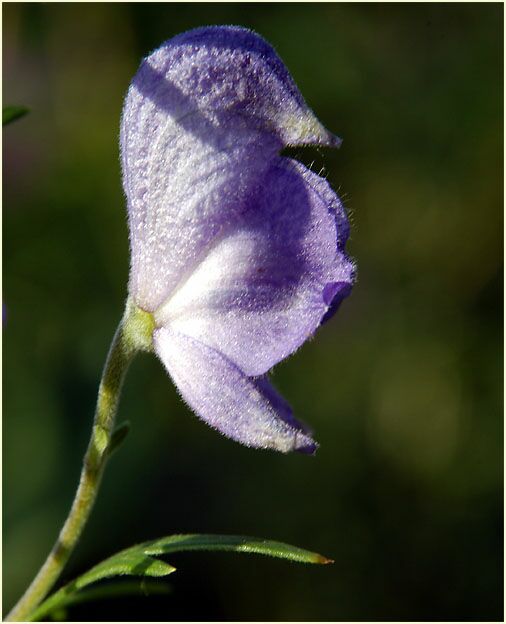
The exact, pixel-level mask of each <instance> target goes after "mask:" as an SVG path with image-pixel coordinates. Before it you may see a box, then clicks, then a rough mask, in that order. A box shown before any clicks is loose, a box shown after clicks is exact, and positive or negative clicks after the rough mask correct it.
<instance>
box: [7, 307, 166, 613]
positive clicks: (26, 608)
mask: <svg viewBox="0 0 506 624" xmlns="http://www.w3.org/2000/svg"><path fill="white" fill-rule="evenodd" d="M153 328H154V322H153V317H152V315H151V314H149V313H148V312H144V311H143V310H141V309H140V308H137V307H136V306H135V305H134V304H133V303H132V302H131V301H128V302H127V306H126V310H125V314H124V316H123V318H122V320H121V322H120V324H119V326H118V329H117V330H116V333H115V335H114V338H113V341H112V344H111V347H110V349H109V354H108V356H107V359H106V362H105V366H104V370H103V373H102V379H101V381H100V386H99V389H98V398H97V406H96V411H95V418H94V421H93V429H92V432H91V439H90V442H89V444H88V448H87V451H86V454H85V456H84V460H83V467H82V470H81V477H80V480H79V485H78V487H77V491H76V495H75V497H74V501H73V503H72V506H71V508H70V512H69V515H68V516H67V519H66V520H65V523H64V525H63V527H62V529H61V531H60V534H59V535H58V539H57V540H56V543H55V544H54V546H53V548H52V550H51V552H50V553H49V555H48V557H47V559H46V561H45V562H44V564H43V565H42V567H41V568H40V570H39V572H38V573H37V576H36V577H35V578H34V579H33V581H32V582H31V584H30V586H29V587H28V589H27V590H26V591H25V593H24V594H23V596H22V597H21V598H20V600H19V601H18V603H17V604H16V606H15V607H14V608H13V609H12V611H11V612H10V613H9V614H8V616H7V618H6V621H11V622H23V621H26V620H27V619H29V616H30V614H31V613H32V611H33V610H34V609H35V608H36V607H37V605H38V604H39V603H40V602H41V601H42V600H43V599H44V598H45V597H46V596H47V594H48V593H49V591H50V590H51V588H52V587H53V585H54V584H55V582H56V581H57V579H58V577H59V575H60V574H61V572H62V570H63V568H64V566H65V564H66V563H67V561H68V559H69V557H70V555H71V554H72V552H73V550H74V548H75V546H76V544H77V542H78V540H79V537H80V535H81V533H82V530H83V528H84V525H85V524H86V521H87V520H88V518H89V516H90V513H91V510H92V508H93V503H94V502H95V499H96V497H97V493H98V488H99V485H100V481H101V479H102V475H103V472H104V468H105V465H106V463H107V457H108V450H109V445H110V442H111V436H112V432H113V427H114V420H115V416H116V411H117V408H118V402H119V398H120V393H121V387H122V385H123V380H124V378H125V374H126V372H127V369H128V366H129V364H130V362H131V360H132V358H133V356H134V355H135V353H137V351H149V350H151V344H152V343H151V336H152V333H153Z"/></svg>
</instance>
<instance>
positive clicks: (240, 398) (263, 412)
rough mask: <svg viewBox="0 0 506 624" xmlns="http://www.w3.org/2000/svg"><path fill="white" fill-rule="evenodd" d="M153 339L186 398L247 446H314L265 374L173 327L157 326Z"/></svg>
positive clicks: (303, 449)
mask: <svg viewBox="0 0 506 624" xmlns="http://www.w3.org/2000/svg"><path fill="white" fill-rule="evenodd" d="M154 345H155V350H156V353H157V354H158V356H159V357H160V359H161V360H162V362H163V364H164V366H165V367H166V369H167V371H168V373H169V374H170V376H171V377H172V379H173V380H174V382H175V384H176V386H177V388H178V390H179V391H180V393H181V395H182V397H183V399H184V400H185V402H186V403H187V404H188V405H189V406H190V407H191V409H192V410H194V411H195V413H196V414H197V415H198V416H199V417H200V418H202V420H204V421H206V422H207V424H209V425H210V426H211V427H214V428H215V429H218V430H219V431H220V432H221V433H223V434H224V435H226V436H227V437H229V438H232V439H233V440H236V441H238V442H241V443H242V444H245V445H246V446H251V447H256V448H270V449H274V450H278V451H281V452H283V453H287V452H289V451H294V450H299V451H301V452H304V453H308V452H309V453H312V452H314V451H315V450H316V444H315V442H314V441H313V439H312V438H311V436H310V435H308V434H307V433H306V431H305V430H304V429H303V427H302V426H301V425H300V424H299V423H297V421H295V419H294V418H293V416H292V415H291V410H290V408H289V407H288V405H287V404H286V402H285V401H284V400H283V399H282V398H281V397H280V396H279V395H278V394H277V393H276V392H275V390H274V389H273V388H272V387H271V386H270V385H269V384H268V382H267V381H266V380H265V379H259V380H256V379H252V378H250V377H247V376H246V375H245V374H244V373H243V372H242V371H241V370H240V369H239V368H238V367H237V366H235V364H233V363H232V362H230V361H229V360H228V359H227V358H226V357H225V356H223V355H222V354H221V353H219V352H218V351H215V350H214V349H212V348H210V347H208V346H206V345H204V344H202V343H201V342H199V341H197V340H194V339H193V338H189V337H187V336H184V335H182V334H179V333H177V332H174V331H172V330H171V329H169V328H165V327H163V328H160V329H157V330H155V333H154Z"/></svg>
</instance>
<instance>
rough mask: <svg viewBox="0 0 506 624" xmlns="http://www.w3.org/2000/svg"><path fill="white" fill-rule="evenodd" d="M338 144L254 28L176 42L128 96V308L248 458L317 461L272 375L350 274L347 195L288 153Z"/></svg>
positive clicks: (328, 310) (197, 405)
mask: <svg viewBox="0 0 506 624" xmlns="http://www.w3.org/2000/svg"><path fill="white" fill-rule="evenodd" d="M339 143H340V140H339V139H338V138H337V137H335V136H333V135H332V134H330V133H329V132H328V131H327V130H326V129H325V128H324V127H323V126H322V125H321V124H320V122H319V121H318V120H317V119H316V117H315V116H314V114H313V113H312V112H311V110H310V109H309V108H308V107H307V105H306V103H305V102H304V100H303V98H302V96H301V94H300V92H299V91H298V89H297V87H296V85H295V83H294V82H293V80H292V78H291V76H290V74H289V73H288V71H287V69H286V67H285V66H284V65H283V63H282V61H281V60H280V59H279V57H278V56H277V55H276V53H275V52H274V50H273V49H272V47H271V46H270V45H269V44H268V43H266V42H265V41H264V40H263V39H262V38H261V37H259V36H258V35H257V34H255V33H253V32H251V31H249V30H246V29H244V28H238V27H231V26H219V27H210V28H199V29H196V30H192V31H189V32H186V33H183V34H181V35H178V36H177V37H174V38H173V39H170V40H169V41H166V42H165V43H164V44H162V46H161V47H159V48H158V49H157V50H155V51H154V52H153V53H152V54H151V55H150V56H148V57H147V58H146V59H144V61H143V62H142V64H141V66H140V68H139V71H138V72H137V74H136V75H135V77H134V79H133V81H132V84H131V86H130V89H129V91H128V94H127V96H126V100H125V105H124V110H123V117H122V124H121V152H122V165H123V183H124V187H125V192H126V196H127V200H128V217H129V226H130V245H131V254H132V262H131V272H130V283H129V292H130V297H131V299H133V301H134V303H135V304H136V305H137V306H138V307H139V308H141V309H143V310H145V311H147V312H149V313H151V314H152V315H153V319H154V324H155V329H154V332H153V346H154V350H155V351H156V353H157V354H158V356H159V357H160V359H161V360H162V362H163V364H164V365H165V367H166V369H167V371H168V372H169V374H170V376H171V377H172V379H173V380H174V383H175V384H176V386H177V387H178V389H179V391H180V393H181V395H182V397H183V399H184V400H185V401H186V402H187V403H188V405H189V406H190V407H191V408H192V409H193V410H194V411H195V412H196V413H197V414H198V416H200V417H201V418H202V419H203V420H205V421H206V422H207V423H208V424H209V425H211V426H212V427H215V428H216V429H219V430H220V431H221V432H222V433H224V434H225V435H227V436H229V437H230V438H233V439H234V440H237V441H239V442H242V443H243V444H246V445H248V446H254V447H261V448H272V449H277V450H279V451H283V452H287V451H291V450H298V451H304V452H313V451H314V450H315V449H316V444H315V442H314V441H313V440H312V438H311V436H310V434H309V432H308V431H307V429H306V428H305V427H303V426H302V425H301V424H300V423H298V422H297V421H296V420H295V419H294V418H293V416H292V412H291V409H290V407H289V406H288V404H287V403H286V402H285V401H284V400H283V399H282V398H281V397H280V396H279V394H278V393H277V392H276V391H275V390H274V389H273V387H272V386H271V384H270V383H269V381H268V380H267V378H266V374H267V373H268V371H269V370H270V369H271V368H272V367H273V366H274V365H275V364H277V363H278V362H280V361H281V360H283V359H284V358H286V357H287V356H288V355H290V354H291V353H293V352H294V351H295V350H296V349H298V348H299V347H300V346H301V344H302V343H303V342H304V341H305V340H307V339H308V338H309V337H310V336H311V335H312V334H313V333H314V331H315V330H316V329H317V327H318V326H319V325H320V324H321V322H322V320H325V319H326V318H327V317H328V316H329V315H331V314H332V313H333V312H334V311H335V310H336V309H337V307H338V305H339V303H340V302H341V301H342V299H343V298H344V297H346V296H347V295H348V294H349V292H350V290H351V286H352V283H353V279H354V265H353V263H352V261H351V260H350V259H349V258H348V257H347V256H346V254H345V251H344V246H345V243H346V239H347V238H348V233H349V226H348V221H347V218H346V214H345V211H344V209H343V206H342V204H341V202H340V201H339V198H338V197H337V196H336V194H335V193H334V192H333V191H332V189H331V188H330V187H329V185H328V184H327V182H326V181H325V180H324V179H322V178H320V177H319V176H317V175H315V174H314V173H312V172H311V171H309V170H308V169H306V168H305V167H304V166H302V165H301V164H300V163H299V162H297V161H294V160H291V159H289V158H284V157H281V156H280V155H279V152H280V150H281V149H282V148H283V147H285V146H287V145H326V146H338V145H339Z"/></svg>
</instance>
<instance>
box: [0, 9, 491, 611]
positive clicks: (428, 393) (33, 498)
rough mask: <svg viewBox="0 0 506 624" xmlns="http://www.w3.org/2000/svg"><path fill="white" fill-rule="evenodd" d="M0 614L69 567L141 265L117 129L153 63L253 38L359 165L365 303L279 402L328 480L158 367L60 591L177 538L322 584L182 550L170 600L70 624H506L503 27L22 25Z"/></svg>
mask: <svg viewBox="0 0 506 624" xmlns="http://www.w3.org/2000/svg"><path fill="white" fill-rule="evenodd" d="M2 9H3V11H2V12H3V61H4V64H3V99H4V105H8V104H18V105H24V106H28V107H29V108H30V109H31V112H30V113H29V115H28V116H26V117H24V118H23V119H21V120H19V121H16V122H15V123H13V124H12V125H9V126H7V127H6V128H4V131H3V268H4V270H3V301H4V304H5V306H6V307H5V310H4V316H5V318H4V328H3V374H4V383H3V599H4V608H5V609H8V608H10V607H11V606H12V604H13V603H14V602H15V600H16V599H17V598H18V597H19V595H20V594H21V593H22V591H23V590H24V588H25V587H26V585H27V584H28V582H29V581H30V580H31V578H32V577H33V575H34V574H35V572H36V571H37V570H38V568H39V566H40V564H41V563H42V561H43V560H44V558H45V556H46V554H47V552H48V550H49V549H50V547H51V545H52V543H53V541H54V539H55V537H56V534H57V531H58V530H59V527H60V525H61V523H62V521H63V519H64V518H65V516H66V514H67V511H68V507H69V504H70V501H71V499H72V497H73V494H74V491H75V487H76V484H77V479H78V475H79V472H80V467H81V459H82V456H83V453H84V450H85V447H86V444H87V440H88V437H89V432H90V425H91V420H92V415H93V409H94V403H95V397H96V391H97V385H98V380H99V377H100V373H101V368H102V365H103V362H104V358H105V355H106V353H107V350H108V346H109V343H110V340H111V338H112V335H113V332H114V330H115V328H116V325H117V323H118V321H119V318H120V316H121V314H122V310H123V304H124V299H125V296H126V284H127V278H128V266H129V251H128V232H127V226H126V219H125V201H124V197H123V192H122V187H121V181H120V167H119V159H118V132H119V118H120V113H121V108H122V101H123V97H124V95H125V92H126V90H127V87H128V85H129V82H130V80H131V78H132V76H133V75H134V73H135V71H136V69H137V67H138V64H139V62H140V60H141V58H142V57H143V56H145V55H146V54H148V53H149V52H150V51H151V50H152V49H154V48H155V47H157V46H158V45H159V44H160V43H161V42H162V41H164V40H165V39H167V38H169V37H172V36H173V35H175V34H176V33H178V32H181V31H183V30H186V29H189V28H193V27H196V26H200V25H205V24H223V23H228V24H240V25H243V26H247V27H250V28H253V29H254V30H256V31H258V32H259V33H260V34H262V35H263V36H264V37H265V38H266V39H267V40H268V41H269V42H270V43H271V44H272V45H273V46H274V47H275V48H276V49H277V51H278V53H279V54H280V56H281V58H282V59H283V60H284V62H285V63H286V65H287V66H288V68H289V70H290V71H291V73H292V75H293V77H294V79H295V81H296V82H297V83H298V85H299V87H300V89H301V91H302V93H303V95H304V97H305V98H306V100H307V102H308V104H309V105H310V106H311V107H312V108H313V109H314V110H315V112H316V114H317V115H318V117H319V118H320V120H321V121H322V122H323V123H324V125H326V126H327V127H328V128H329V129H331V130H332V131H333V132H335V133H337V134H338V135H339V136H341V137H343V139H344V143H343V146H342V148H341V149H340V150H339V151H335V152H334V151H321V150H320V151H317V150H311V149H307V150H306V149H304V150H296V152H295V155H296V156H297V158H299V159H300V160H302V161H303V162H305V163H307V164H310V163H312V162H313V161H314V165H313V170H316V171H317V172H318V171H319V170H320V169H321V168H322V167H324V168H325V172H326V175H327V176H328V179H329V181H330V182H331V184H332V185H333V186H334V188H335V189H336V190H338V191H339V193H340V194H341V196H342V197H343V199H344V201H345V204H346V206H347V208H348V211H349V214H350V219H351V222H352V234H351V239H350V242H349V245H348V249H349V252H350V253H351V255H352V256H354V257H355V258H356V260H357V262H358V267H359V273H358V282H357V284H356V286H355V289H354V291H353V293H352V295H351V297H350V298H349V299H347V300H346V301H345V303H344V304H343V305H342V307H341V309H340V311H339V313H338V314H337V315H336V316H335V317H334V319H333V320H332V321H331V322H330V323H328V324H326V325H325V326H324V327H323V328H321V330H320V331H319V334H318V335H317V337H316V339H315V340H313V341H311V342H310V343H308V344H306V345H305V346H304V347H303V349H302V350H301V351H300V352H298V353H297V354H296V355H295V356H293V357H292V358H290V359H289V360H287V361H286V362H284V363H282V364H281V365H279V366H278V367H277V368H276V370H275V373H274V382H275V384H276V385H277V387H278V388H279V389H280V390H281V391H282V393H283V394H284V396H285V397H287V398H288V399H289V401H290V402H291V404H292V405H293V407H294V410H295V413H296V414H297V415H298V416H299V417H300V418H302V419H303V420H305V421H306V422H308V423H310V425H311V426H312V428H313V429H314V432H315V436H316V438H317V440H318V441H319V442H320V444H321V448H320V449H319V451H318V453H317V455H316V456H315V457H306V456H300V455H290V456H283V455H281V454H275V453H273V452H262V451H254V450H250V449H247V448H244V447H242V446H240V445H239V444H236V443H234V442H232V441H230V440H228V439H226V438H224V437H221V436H219V435H218V434H217V433H215V432H214V431H212V430H211V429H209V428H208V427H207V426H206V425H204V424H203V423H201V422H200V421H199V420H198V419H197V418H196V417H194V416H193V415H192V414H191V413H190V412H189V411H188V409H186V408H185V407H184V405H183V404H182V402H181V401H180V400H179V398H178V396H177V394H176V391H175V389H174V387H173V386H172V384H171V382H170V381H169V379H168V378H167V375H166V374H165V372H164V370H163V368H162V366H161V364H160V363H159V362H158V361H157V360H156V359H155V358H153V357H148V356H145V355H143V356H139V357H138V358H137V360H136V361H135V362H134V364H133V366H132V368H131V369H130V372H129V374H128V377H127V382H126V386H125V391H124V394H123V397H122V401H121V406H120V412H119V417H118V422H122V421H124V420H129V421H130V422H131V427H132V429H131V433H130V435H129V436H128V438H127V440H126V442H125V444H124V446H123V447H122V449H121V450H120V451H119V452H118V453H117V454H116V455H115V456H114V458H113V460H112V461H111V463H110V464H109V466H108V468H107V471H106V475H105V479H104V482H103V485H102V489H101V492H100V495H99V500H98V503H97V506H96V508H95V510H94V513H93V515H92V518H91V521H90V522H89V525H88V526H87V528H86V531H85V534H84V536H83V538H82V540H81V543H80V545H79V547H78V549H77V550H76V552H75V554H74V556H73V558H72V560H71V562H70V563H69V565H68V567H67V568H66V570H65V572H64V575H63V578H62V580H63V581H68V580H70V579H72V578H73V577H75V576H76V575H77V574H78V573H81V572H84V571H85V570H86V569H88V568H89V567H91V566H92V565H93V564H95V563H97V562H98V561H100V560H102V559H103V558H105V557H106V556H108V555H110V554H112V553H114V552H116V551H117V550H119V549H121V548H124V547H127V546H130V545H132V544H133V543H135V542H139V541H143V540H146V539H150V538H155V537H159V536H162V535H167V534H170V533H175V532H216V533H236V534H246V535H254V536H260V537H268V538H272V539H278V540H281V541H286V542H289V543H293V544H296V545H299V546H302V547H306V548H309V549H312V550H316V551H318V552H322V553H323V554H325V555H327V556H329V557H332V558H333V559H335V564H334V565H333V566H322V567H304V566H299V565H296V564H290V563H287V562H283V561H277V560H270V559H263V558H260V557H246V556H241V555H232V554H217V553H207V554H205V553H204V554H181V555H178V556H174V557H172V558H171V559H170V562H171V563H173V564H174V565H176V566H177V568H178V572H177V573H176V574H174V575H173V576H172V577H170V579H169V580H170V586H171V592H170V593H169V594H168V595H163V596H152V597H145V596H143V595H141V596H134V597H132V598H127V599H109V600H105V601H101V602H96V603H93V604H91V603H90V604H82V605H79V606H76V607H74V608H72V609H71V610H69V612H68V614H67V617H68V618H69V619H73V620H139V621H142V620H316V621H321V620H385V619H387V620H412V621H416V620H469V619H477V620H501V619H502V605H503V599H502V588H503V578H502V571H503V543H502V540H503V529H502V511H503V502H502V486H503V464H502V446H503V428H502V427H503V424H502V381H503V362H502V345H503V334H502V318H503V316H502V315H503V309H502V303H503V296H502V283H503V274H502V266H503V264H502V263H503V247H502V243H503V197H502V190H503V161H502V154H503V152H502V149H503V147H502V139H503V102H502V95H503V83H502V78H503V67H502V60H503V41H502V39H503V31H502V29H503V6H502V4H500V3H497V4H431V3H429V4H374V5H369V4H284V3H283V4H258V5H256V4H240V3H234V4H172V3H171V4H162V3H161V4H115V3H112V4H93V3H92V4H59V3H56V4H51V3H48V4H29V3H27V4H4V5H3V7H2Z"/></svg>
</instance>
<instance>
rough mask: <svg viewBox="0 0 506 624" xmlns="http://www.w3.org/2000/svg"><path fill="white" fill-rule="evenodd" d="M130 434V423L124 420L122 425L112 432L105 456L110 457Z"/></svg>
mask: <svg viewBox="0 0 506 624" xmlns="http://www.w3.org/2000/svg"><path fill="white" fill-rule="evenodd" d="M129 432H130V423H129V422H128V420H126V421H125V422H124V423H121V425H119V426H118V427H116V429H115V430H114V431H113V432H112V436H111V441H110V442H109V448H108V449H107V454H108V455H109V456H111V455H112V454H113V453H114V452H115V451H117V450H118V449H119V447H120V446H121V445H122V444H123V442H124V441H125V438H126V437H127V435H128V434H129Z"/></svg>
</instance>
